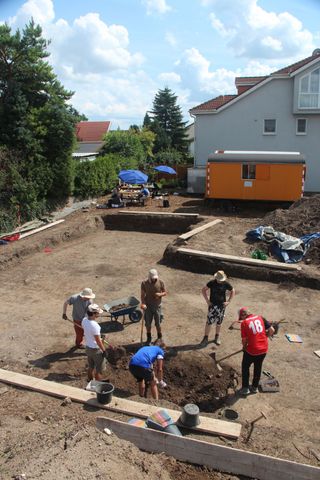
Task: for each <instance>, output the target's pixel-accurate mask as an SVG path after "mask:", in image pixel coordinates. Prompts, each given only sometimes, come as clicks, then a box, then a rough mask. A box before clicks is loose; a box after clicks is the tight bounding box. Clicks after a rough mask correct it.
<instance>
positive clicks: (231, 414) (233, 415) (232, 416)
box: [223, 408, 239, 420]
mask: <svg viewBox="0 0 320 480" xmlns="http://www.w3.org/2000/svg"><path fill="white" fill-rule="evenodd" d="M223 416H224V417H225V418H227V419H228V420H237V418H238V417H239V414H238V412H236V411H235V410H232V408H226V409H225V411H224V412H223Z"/></svg>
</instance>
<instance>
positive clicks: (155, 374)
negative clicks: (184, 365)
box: [129, 344, 167, 400]
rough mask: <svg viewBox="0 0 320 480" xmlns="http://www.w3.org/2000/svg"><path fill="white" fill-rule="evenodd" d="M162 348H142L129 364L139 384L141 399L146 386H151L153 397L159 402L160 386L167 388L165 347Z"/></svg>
mask: <svg viewBox="0 0 320 480" xmlns="http://www.w3.org/2000/svg"><path fill="white" fill-rule="evenodd" d="M161 347H162V348H161ZM161 347H159V346H150V347H142V348H140V349H139V350H138V351H137V353H135V355H133V357H132V358H131V360H130V362H129V371H130V373H131V374H132V375H133V376H134V377H135V378H136V380H137V382H138V384H139V395H140V397H144V396H145V393H146V386H147V385H150V388H151V394H152V397H153V398H154V399H155V400H159V392H158V385H159V386H160V387H163V388H165V387H166V386H167V384H166V383H165V382H164V381H163V360H164V355H165V353H164V348H165V346H164V345H163V344H162V345H161Z"/></svg>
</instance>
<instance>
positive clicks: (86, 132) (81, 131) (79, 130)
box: [76, 122, 110, 142]
mask: <svg viewBox="0 0 320 480" xmlns="http://www.w3.org/2000/svg"><path fill="white" fill-rule="evenodd" d="M109 127H110V122H79V123H77V125H76V135H77V140H78V142H100V141H101V140H102V137H103V135H104V134H105V133H107V132H108V130H109Z"/></svg>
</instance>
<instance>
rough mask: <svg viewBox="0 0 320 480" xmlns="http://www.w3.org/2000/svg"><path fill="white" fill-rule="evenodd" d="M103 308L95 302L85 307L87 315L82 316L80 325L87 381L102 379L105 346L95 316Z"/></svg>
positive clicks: (96, 316)
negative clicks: (86, 366)
mask: <svg viewBox="0 0 320 480" xmlns="http://www.w3.org/2000/svg"><path fill="white" fill-rule="evenodd" d="M102 312H103V310H102V309H101V308H100V307H99V305H97V304H96V303H92V304H91V305H89V306H88V308H87V315H86V316H85V317H84V318H83V320H82V322H81V326H82V328H83V332H84V338H85V344H86V354H87V357H88V382H90V381H91V380H97V381H98V382H99V381H101V380H102V372H103V370H104V369H105V364H106V348H105V346H104V344H103V342H102V339H101V336H100V332H101V327H100V325H99V323H98V322H97V318H98V317H99V315H100V313H102Z"/></svg>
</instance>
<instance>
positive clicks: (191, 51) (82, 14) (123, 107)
mask: <svg viewBox="0 0 320 480" xmlns="http://www.w3.org/2000/svg"><path fill="white" fill-rule="evenodd" d="M31 17H33V19H34V20H35V22H36V23H38V24H40V25H41V27H42V29H43V36H44V37H45V38H46V39H50V40H51V43H50V46H49V49H48V50H49V52H50V57H49V59H48V61H49V63H50V64H51V65H52V67H53V69H54V72H55V73H56V75H57V76H58V78H59V80H60V81H61V83H62V84H63V85H64V86H65V87H66V88H67V89H69V90H72V91H74V92H75V93H74V95H73V97H72V100H71V103H72V105H73V106H74V107H75V108H76V109H77V110H78V111H79V112H80V113H84V114H85V115H86V116H87V117H88V119H89V120H92V121H94V120H109V121H111V126H112V127H111V128H112V129H117V128H121V129H125V128H128V127H129V126H130V125H133V124H135V125H139V126H141V125H142V124H143V118H144V116H145V113H146V112H147V111H150V110H152V103H153V100H154V97H155V94H156V93H157V92H158V91H159V89H164V88H165V87H168V88H170V89H171V90H172V92H173V93H174V94H175V95H176V96H177V104H178V105H179V106H180V107H181V110H182V113H183V118H184V121H186V122H188V123H192V122H193V119H192V117H191V116H190V114H189V109H190V108H193V107H195V106H196V105H199V104H200V103H202V102H205V101H207V100H210V99H212V98H215V97H216V96H218V95H223V94H235V93H236V89H235V77H236V76H260V75H267V74H269V73H271V72H272V71H275V70H278V69H279V68H282V67H285V66H287V65H290V64H291V63H294V62H296V61H298V60H301V59H303V58H305V57H308V56H310V55H311V54H312V52H313V50H314V49H315V48H318V47H320V21H319V18H320V0H0V23H4V22H6V23H7V24H9V25H10V27H11V28H12V30H13V31H15V30H16V29H17V28H20V29H22V28H23V27H24V25H25V24H26V23H27V22H28V21H29V20H30V18H31Z"/></svg>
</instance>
